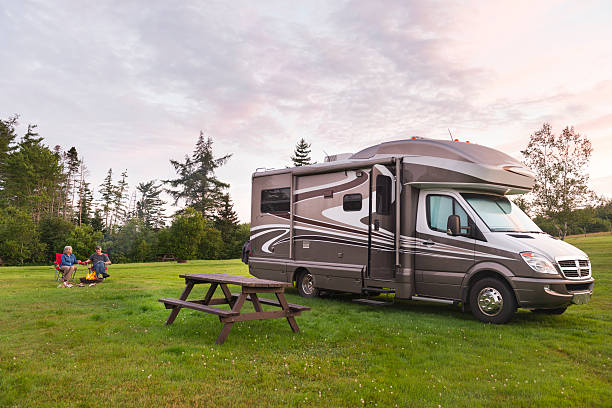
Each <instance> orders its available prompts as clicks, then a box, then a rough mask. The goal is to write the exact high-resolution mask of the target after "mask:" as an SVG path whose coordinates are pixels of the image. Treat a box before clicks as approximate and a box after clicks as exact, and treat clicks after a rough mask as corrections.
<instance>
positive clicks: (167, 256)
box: [157, 254, 178, 262]
mask: <svg viewBox="0 0 612 408" xmlns="http://www.w3.org/2000/svg"><path fill="white" fill-rule="evenodd" d="M157 260H159V261H160V262H165V261H177V260H178V258H177V257H176V256H174V254H157Z"/></svg>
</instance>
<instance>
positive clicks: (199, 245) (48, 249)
mask: <svg viewBox="0 0 612 408" xmlns="http://www.w3.org/2000/svg"><path fill="white" fill-rule="evenodd" d="M18 119H19V117H18V116H17V115H14V116H12V117H9V118H8V119H0V261H1V262H2V263H7V264H9V265H23V264H41V263H48V262H51V261H52V260H54V259H55V253H56V252H62V250H63V248H64V246H66V245H71V246H72V247H73V251H74V253H75V254H76V256H77V258H79V259H85V258H86V257H88V256H89V255H90V254H91V253H92V251H93V249H94V248H95V246H96V245H101V246H102V248H103V249H104V251H105V252H108V253H109V255H110V256H111V258H112V260H113V262H145V261H153V260H155V259H156V258H158V256H159V255H160V254H167V253H172V254H175V255H176V256H177V257H179V258H182V259H196V258H197V259H227V258H237V257H240V254H241V249H242V244H243V243H244V242H245V241H246V240H247V239H248V237H249V229H250V228H249V225H248V224H240V223H239V221H238V216H237V214H236V212H235V211H234V208H233V203H232V200H231V198H230V196H229V193H228V192H227V189H228V187H229V184H227V183H224V182H222V181H220V180H218V179H217V177H216V176H215V170H216V169H217V168H219V167H220V166H222V165H223V164H224V163H226V162H227V160H229V158H230V157H231V154H228V155H225V156H223V157H220V158H216V157H215V156H214V154H213V141H212V139H211V138H210V137H205V136H204V134H203V133H202V132H200V135H199V137H198V139H197V142H196V145H195V148H194V151H193V152H192V154H191V155H186V156H185V158H184V160H183V161H180V160H171V161H170V163H171V165H172V167H173V168H174V170H175V171H176V174H177V176H176V178H175V179H170V180H149V181H145V182H141V183H138V184H137V185H135V186H134V187H133V188H130V184H129V178H128V172H127V170H123V171H121V172H119V173H118V172H116V171H114V170H113V169H112V168H110V169H109V170H108V173H107V174H106V177H105V178H104V180H103V182H102V184H101V185H99V186H97V191H95V190H96V187H95V186H92V185H91V183H90V182H89V181H88V176H89V172H88V170H87V165H86V163H85V160H84V158H83V157H82V156H81V155H79V153H78V151H77V148H76V147H74V146H72V147H69V148H67V149H65V148H63V147H62V146H55V147H53V148H51V147H49V146H47V145H46V144H45V143H44V138H43V137H41V136H40V135H39V134H38V132H37V128H36V125H29V126H28V127H27V131H26V133H25V134H24V135H22V136H19V135H18V134H17V131H16V129H17V126H18ZM164 191H166V192H167V193H169V194H170V196H171V197H172V198H173V200H174V201H173V204H174V205H175V206H178V207H179V211H177V212H176V213H175V214H173V215H166V214H165V211H166V204H167V203H166V202H165V201H164V199H163V198H162V193H163V192H164Z"/></svg>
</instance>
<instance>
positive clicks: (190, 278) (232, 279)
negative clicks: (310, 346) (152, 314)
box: [159, 273, 310, 344]
mask: <svg viewBox="0 0 612 408" xmlns="http://www.w3.org/2000/svg"><path fill="white" fill-rule="evenodd" d="M179 277H181V278H184V279H185V289H184V290H183V293H182V294H181V296H180V298H179V299H169V298H164V299H159V301H160V302H162V303H163V304H164V305H165V306H166V309H172V311H171V312H170V316H168V320H166V324H167V325H168V324H172V323H173V322H174V320H175V319H176V316H177V315H178V313H179V312H180V310H181V309H182V308H188V309H193V310H198V311H200V312H204V313H211V314H215V315H217V316H219V320H220V321H221V322H222V323H223V328H222V329H221V333H220V334H219V337H218V338H217V341H216V343H217V344H223V342H224V341H225V339H226V338H227V336H228V334H229V332H230V330H231V329H232V326H233V325H234V323H235V322H243V321H249V320H263V319H274V318H279V317H285V318H287V322H289V326H290V327H291V330H293V332H294V333H297V332H299V331H300V329H299V327H298V325H297V322H296V321H295V316H299V315H300V314H301V312H303V311H307V310H310V307H308V306H302V305H296V304H293V303H288V302H287V300H286V299H285V294H284V291H285V287H287V286H291V283H288V282H277V281H271V280H266V279H257V278H251V277H248V276H236V275H226V274H223V273H205V274H190V275H179ZM199 284H210V287H209V288H208V291H207V292H206V295H205V296H204V299H199V300H189V301H188V300H187V297H188V296H189V294H190V293H191V290H192V289H193V287H194V286H195V285H199ZM228 285H238V286H241V287H242V290H241V292H240V293H231V292H230V290H229V287H228ZM219 287H220V288H221V291H222V292H223V297H222V298H213V295H214V293H215V291H216V290H217V288H219ZM258 293H274V294H275V295H276V299H278V300H273V299H266V298H260V297H259V296H257V294H258ZM245 301H250V302H251V303H253V308H254V309H255V312H252V313H242V306H243V305H244V302H245ZM223 304H228V305H230V306H231V310H227V309H221V308H218V307H214V305H223ZM262 304H263V305H270V306H277V307H280V308H281V310H272V311H264V310H263V308H262V307H261V305H262Z"/></svg>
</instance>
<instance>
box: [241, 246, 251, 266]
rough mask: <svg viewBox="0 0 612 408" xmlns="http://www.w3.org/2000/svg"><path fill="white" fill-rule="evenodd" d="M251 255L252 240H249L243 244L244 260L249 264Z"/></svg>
mask: <svg viewBox="0 0 612 408" xmlns="http://www.w3.org/2000/svg"><path fill="white" fill-rule="evenodd" d="M250 256H251V241H250V240H249V241H247V242H245V243H244V245H243V246H242V262H244V263H245V264H247V265H248V264H249V257H250Z"/></svg>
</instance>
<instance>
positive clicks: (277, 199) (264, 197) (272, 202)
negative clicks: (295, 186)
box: [261, 187, 291, 213]
mask: <svg viewBox="0 0 612 408" xmlns="http://www.w3.org/2000/svg"><path fill="white" fill-rule="evenodd" d="M289 190H290V189H289V187H284V188H272V189H269V190H261V212H262V213H272V212H284V211H289V205H290V202H289V199H290V198H289V195H290V194H291V192H290V191H289Z"/></svg>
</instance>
